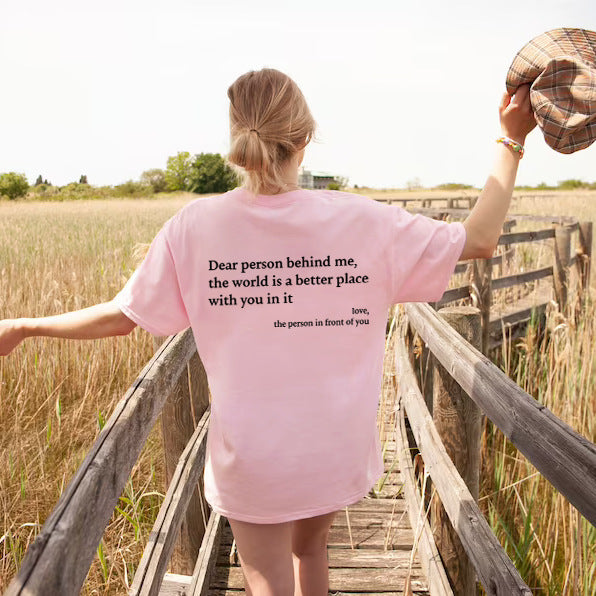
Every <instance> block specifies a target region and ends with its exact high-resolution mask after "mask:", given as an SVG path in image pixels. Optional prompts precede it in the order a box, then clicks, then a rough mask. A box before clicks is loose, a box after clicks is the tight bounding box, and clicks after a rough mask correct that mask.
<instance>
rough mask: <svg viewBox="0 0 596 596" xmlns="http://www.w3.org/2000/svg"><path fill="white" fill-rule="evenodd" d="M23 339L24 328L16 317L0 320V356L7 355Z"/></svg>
mask: <svg viewBox="0 0 596 596" xmlns="http://www.w3.org/2000/svg"><path fill="white" fill-rule="evenodd" d="M24 339H25V330H24V328H23V326H22V325H21V323H20V322H19V320H18V319H5V320H4V321H0V356H8V354H10V353H11V352H12V351H13V350H14V349H15V348H16V347H17V346H18V345H19V344H20V343H21V342H22V341H23V340H24Z"/></svg>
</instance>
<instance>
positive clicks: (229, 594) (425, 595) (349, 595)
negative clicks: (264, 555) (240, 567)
mask: <svg viewBox="0 0 596 596" xmlns="http://www.w3.org/2000/svg"><path fill="white" fill-rule="evenodd" d="M243 593H244V592H242V591H241V590H239V589H238V590H225V589H222V590H211V591H210V592H209V596H240V594H243ZM332 594H333V596H412V594H413V595H414V596H429V592H428V590H425V589H423V588H420V587H418V586H417V585H414V587H413V591H412V592H409V593H407V594H406V593H405V592H403V591H401V590H400V591H398V592H395V591H391V592H385V591H383V592H369V591H368V590H367V591H366V592H352V591H348V592H346V591H344V590H335V591H334V592H332Z"/></svg>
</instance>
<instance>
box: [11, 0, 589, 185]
mask: <svg viewBox="0 0 596 596" xmlns="http://www.w3.org/2000/svg"><path fill="white" fill-rule="evenodd" d="M563 26H566V27H582V28H586V29H593V30H596V2H594V0H501V1H500V2H490V3H489V2H480V1H478V0H474V1H469V2H468V1H458V0H452V1H446V0H422V1H419V2H415V1H410V2H403V1H401V0H382V1H378V0H369V1H367V2H365V1H362V0H361V1H358V2H356V1H351V0H343V1H341V2H339V1H335V0H318V1H311V0H306V1H302V2H298V1H294V2H284V1H283V0H272V1H269V0H250V1H248V0H232V1H226V0H194V1H191V0H161V1H159V2H156V1H153V0H118V1H115V0H103V1H102V2H93V3H91V2H87V1H85V0H76V1H75V0H53V1H52V2H48V1H47V0H19V2H10V3H9V2H7V1H6V2H3V3H2V4H1V5H0V75H1V78H0V81H1V83H2V89H1V91H0V135H1V142H0V172H6V171H17V172H23V173H25V174H26V175H27V177H28V178H29V181H30V182H33V181H34V180H35V178H36V177H37V175H38V174H42V176H43V177H44V178H48V179H49V180H50V181H51V182H53V183H54V184H59V185H63V184H66V183H68V182H71V181H74V180H78V179H79V176H80V175H81V174H86V175H87V176H88V179H89V182H90V183H91V184H95V185H101V184H119V183H121V182H124V181H125V180H128V179H138V178H139V176H140V175H141V173H142V172H143V171H144V170H147V169H149V168H155V167H160V168H165V165H166V160H167V157H168V156H169V155H174V154H175V153H176V152H178V151H190V152H191V153H200V152H219V153H222V154H225V153H226V152H227V150H228V148H229V141H228V134H229V128H228V120H227V114H228V103H227V96H226V91H227V88H228V86H229V85H230V84H231V83H232V82H233V81H234V79H235V78H236V77H237V76H239V75H240V74H242V73H243V72H246V71H247V70H252V69H259V68H262V67H264V66H268V67H274V68H278V69H280V70H282V71H284V72H287V73H288V74H289V75H290V76H291V77H292V78H294V80H295V81H296V82H297V83H298V85H299V86H300V87H301V89H302V90H303V92H304V95H305V96H306V99H307V101H308V103H309V105H310V108H311V111H312V112H313V115H314V117H315V119H316V121H317V123H318V142H317V143H313V144H312V145H311V146H310V147H309V149H308V150H307V154H306V158H305V165H306V166H307V167H310V168H311V169H314V170H324V171H328V172H331V173H334V174H337V175H342V176H346V177H347V178H349V180H350V183H351V184H358V185H360V186H364V185H366V186H372V187H404V186H405V185H406V184H407V182H408V181H411V180H413V179H415V178H419V179H420V181H421V182H422V184H423V185H424V186H427V187H430V186H434V185H436V184H439V183H442V182H464V183H468V184H474V185H477V186H481V185H482V184H483V183H484V180H485V178H486V176H487V174H488V171H489V168H490V166H491V164H492V160H493V156H494V148H495V139H496V138H497V136H498V135H499V132H500V129H499V123H498V112H497V106H498V104H499V100H500V98H501V95H502V93H503V91H504V81H505V75H506V72H507V69H508V67H509V64H510V63H511V61H512V60H513V58H514V56H515V54H516V52H517V51H518V50H519V49H520V48H521V47H522V46H523V45H524V44H525V43H527V42H528V41H529V40H530V39H532V38H533V37H535V36H536V35H538V34H540V33H542V32H544V31H547V30H549V29H553V28H557V27H563ZM567 178H581V179H583V180H587V181H596V143H595V144H594V145H593V146H592V147H590V148H588V149H586V150H583V151H580V152H577V153H575V154H573V155H569V156H568V155H562V154H559V153H556V152H554V151H553V150H551V149H550V148H549V147H548V146H547V145H546V143H545V142H544V140H543V138H542V136H541V133H540V132H539V131H538V130H536V131H534V132H533V133H532V135H531V136H530V137H529V138H528V142H527V145H526V155H525V156H524V158H523V161H522V164H521V168H520V173H519V175H518V183H520V184H538V183H540V182H547V183H549V184H556V183H557V182H558V181H559V180H563V179H567Z"/></svg>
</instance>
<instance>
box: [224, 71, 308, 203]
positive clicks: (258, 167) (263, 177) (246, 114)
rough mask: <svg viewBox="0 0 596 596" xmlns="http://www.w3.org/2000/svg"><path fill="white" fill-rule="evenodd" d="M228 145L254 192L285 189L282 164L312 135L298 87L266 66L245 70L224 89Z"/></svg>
mask: <svg viewBox="0 0 596 596" xmlns="http://www.w3.org/2000/svg"><path fill="white" fill-rule="evenodd" d="M228 97H229V99H230V136H231V149H230V154H229V155H228V160H229V161H230V162H231V163H232V164H235V165H237V166H240V168H242V169H243V170H244V177H245V186H246V187H247V188H248V189H249V190H250V191H252V192H253V193H255V194H276V193H279V192H283V191H284V190H287V184H286V183H284V181H283V179H282V176H283V166H284V165H285V164H286V163H287V161H288V160H289V159H290V158H291V157H292V156H293V155H295V154H296V153H298V152H299V151H300V150H301V149H303V148H304V147H305V146H306V145H307V144H308V142H309V141H310V140H311V139H312V137H313V135H314V131H315V121H314V119H313V117H312V115H311V113H310V110H309V109H308V105H307V104H306V100H305V99H304V96H303V95H302V92H301V91H300V89H299V88H298V85H296V83H295V82H294V81H293V80H292V79H291V78H290V77H288V76H287V75H285V74H284V73H282V72H280V71H279V70H275V69H272V68H264V69H262V70H259V71H250V72H247V73H246V74H243V75H242V76H241V77H239V78H238V79H237V80H236V81H234V83H233V84H232V85H231V86H230V88H229V89H228Z"/></svg>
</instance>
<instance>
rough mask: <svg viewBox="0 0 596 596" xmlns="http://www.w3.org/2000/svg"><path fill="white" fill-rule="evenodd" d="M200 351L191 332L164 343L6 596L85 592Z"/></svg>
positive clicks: (80, 471) (116, 413) (126, 397)
mask: <svg viewBox="0 0 596 596" xmlns="http://www.w3.org/2000/svg"><path fill="white" fill-rule="evenodd" d="M195 351H196V347H195V343H194V338H193V336H192V332H191V331H190V330H187V331H185V332H183V333H180V334H178V335H176V336H173V337H170V338H169V339H168V340H167V341H166V342H164V344H163V346H162V347H161V348H160V349H159V350H158V351H157V352H156V353H155V355H154V356H153V358H151V360H150V361H149V362H148V363H147V365H146V366H145V367H144V368H143V370H142V372H141V373H140V375H139V376H138V378H137V379H136V381H135V382H134V383H133V384H132V386H131V387H130V388H129V390H128V391H127V392H126V394H125V395H124V397H123V398H122V400H121V401H120V403H119V404H118V405H117V406H116V409H115V411H114V413H113V414H112V415H111V416H110V418H109V420H108V422H107V423H106V425H105V426H104V428H103V430H102V432H101V433H100V435H99V436H98V438H97V439H96V441H95V443H94V444H93V447H92V448H91V450H90V451H89V453H88V454H87V457H86V458H85V460H84V461H83V463H82V464H81V466H80V467H79V469H78V470H77V472H76V473H75V475H74V477H73V478H72V480H71V481H70V483H69V485H68V487H67V488H66V490H65V491H64V493H63V494H62V496H61V497H60V500H59V501H58V503H57V505H56V507H54V510H53V511H52V513H51V514H50V516H49V517H48V519H47V520H46V523H45V524H44V526H43V528H42V530H41V533H40V534H39V535H38V537H37V538H36V540H35V542H33V544H32V545H31V546H30V547H29V549H28V551H27V554H26V556H25V559H24V561H23V564H22V565H21V568H20V570H19V572H18V574H17V575H16V577H15V578H14V579H13V581H12V582H11V584H10V586H9V587H8V590H7V592H6V595H10V596H13V595H16V594H78V593H79V591H80V589H81V586H82V585H83V582H84V581H85V577H86V576H87V572H88V570H89V566H90V565H91V561H92V560H93V557H94V556H95V554H96V552H97V546H98V544H99V542H100V540H101V537H102V534H103V531H104V528H105V526H106V525H107V523H108V521H109V520H110V518H111V516H112V513H113V511H114V507H115V505H116V503H117V502H118V498H119V497H120V495H121V494H122V489H123V488H124V485H125V484H126V482H127V480H128V478H129V476H130V472H131V470H132V468H133V466H134V464H135V462H136V460H137V458H138V457H139V454H140V452H141V450H142V448H143V445H144V443H145V440H146V439H147V436H148V434H149V432H150V430H151V428H152V427H153V425H154V424H155V422H156V420H157V417H158V415H159V412H160V411H161V408H162V407H163V404H164V402H165V400H166V397H167V395H168V394H169V393H170V391H171V389H172V387H173V386H174V384H175V383H176V381H177V380H178V378H179V377H180V374H181V372H182V371H183V370H185V368H186V363H187V362H188V360H189V359H190V358H191V356H192V355H193V354H194V353H195Z"/></svg>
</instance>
